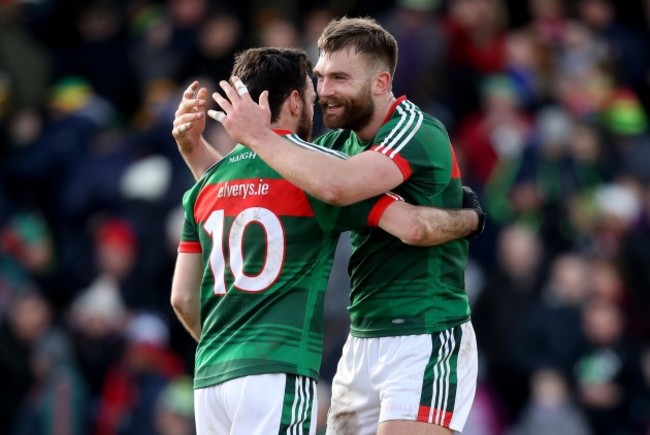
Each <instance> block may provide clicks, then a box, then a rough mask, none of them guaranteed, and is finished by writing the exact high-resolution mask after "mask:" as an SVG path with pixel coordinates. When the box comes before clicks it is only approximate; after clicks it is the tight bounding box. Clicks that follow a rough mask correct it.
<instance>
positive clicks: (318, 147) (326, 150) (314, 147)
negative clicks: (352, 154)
mask: <svg viewBox="0 0 650 435" xmlns="http://www.w3.org/2000/svg"><path fill="white" fill-rule="evenodd" d="M285 138H286V139H287V140H289V141H290V142H292V143H293V144H295V145H297V146H299V147H301V148H305V149H309V150H311V151H316V152H320V153H323V154H327V155H330V156H333V157H337V158H339V159H347V158H349V156H348V155H347V154H345V153H343V152H341V151H337V149H332V148H330V147H328V146H324V145H322V144H317V143H313V142H307V141H306V140H303V139H301V138H299V137H298V136H297V135H295V134H290V135H287V136H285Z"/></svg>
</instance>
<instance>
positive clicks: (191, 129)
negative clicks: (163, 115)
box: [172, 81, 208, 154]
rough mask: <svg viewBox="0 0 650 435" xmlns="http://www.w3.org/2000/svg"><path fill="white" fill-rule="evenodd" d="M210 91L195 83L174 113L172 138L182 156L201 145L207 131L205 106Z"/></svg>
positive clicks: (188, 89) (185, 93)
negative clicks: (203, 135) (204, 132)
mask: <svg viewBox="0 0 650 435" xmlns="http://www.w3.org/2000/svg"><path fill="white" fill-rule="evenodd" d="M207 98H208V90H207V89H206V88H199V82H197V81H195V82H193V83H192V84H191V85H190V86H189V87H188V88H187V89H186V90H185V92H183V99H182V100H181V102H180V104H179V105H178V109H176V112H175V113H174V127H173V129H172V136H174V139H176V143H177V144H178V148H179V150H180V152H181V154H184V153H189V152H191V151H192V150H193V149H194V148H195V147H197V146H198V145H199V144H200V143H201V135H202V134H203V130H205V104H206V100H207Z"/></svg>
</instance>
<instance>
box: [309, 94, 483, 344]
mask: <svg viewBox="0 0 650 435" xmlns="http://www.w3.org/2000/svg"><path fill="white" fill-rule="evenodd" d="M316 142H317V143H318V144H320V145H323V146H326V147H329V148H332V149H336V150H340V151H343V152H344V153H346V154H349V155H354V154H358V153H360V152H362V151H366V150H372V151H374V152H379V153H382V154H384V155H386V156H387V157H389V158H391V159H392V160H393V161H394V162H395V164H396V165H397V167H398V168H399V169H400V171H401V172H402V174H403V175H404V182H403V183H402V184H401V185H400V186H398V187H396V188H395V189H393V192H395V193H397V194H398V195H400V196H401V197H403V198H404V200H405V201H406V202H408V203H411V204H415V205H426V206H435V207H440V208H461V207H462V200H463V199H462V197H463V192H462V182H461V178H460V171H459V169H458V165H457V164H456V158H455V155H454V150H453V148H452V147H451V143H450V141H449V137H448V135H447V131H446V129H445V128H444V126H443V125H442V124H441V123H440V122H439V121H438V120H436V119H435V118H433V117H431V116H430V115H428V114H426V113H424V112H422V111H421V110H420V109H419V108H418V107H417V106H416V105H415V104H413V103H412V102H410V101H408V100H407V99H406V97H401V98H399V99H397V100H396V101H395V103H394V104H393V106H392V107H391V110H390V111H389V113H388V114H387V116H386V119H385V121H384V124H383V125H382V127H381V128H380V129H379V131H378V132H377V135H376V136H375V137H374V138H373V140H372V141H371V142H368V143H365V142H362V141H361V140H360V139H359V137H358V136H357V135H356V134H355V133H354V132H350V131H349V130H337V131H332V132H329V133H327V134H325V135H323V136H321V137H320V138H318V139H317V141H316ZM467 253H468V242H467V241H466V240H464V239H458V240H454V241H452V242H449V243H445V244H443V245H440V246H432V247H416V246H409V245H405V244H403V243H401V242H400V241H399V240H398V239H397V238H395V237H393V236H391V235H390V234H388V233H386V232H384V231H382V230H381V229H379V228H366V229H362V230H357V231H354V232H353V233H352V257H351V259H350V267H349V272H350V277H351V293H350V305H349V307H348V310H349V312H350V317H351V328H350V329H351V333H352V335H354V336H356V337H382V336H396V335H412V334H428V333H434V332H440V331H442V330H446V329H449V328H451V327H453V326H456V325H459V324H461V323H463V322H465V321H467V320H468V319H469V316H470V308H469V302H468V298H467V295H466V293H465V280H464V270H465V267H466V265H467Z"/></svg>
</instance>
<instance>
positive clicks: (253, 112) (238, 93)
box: [208, 76, 273, 150]
mask: <svg viewBox="0 0 650 435" xmlns="http://www.w3.org/2000/svg"><path fill="white" fill-rule="evenodd" d="M230 81H231V82H232V85H231V84H230V83H228V82H227V81H225V80H222V81H221V82H219V86H221V89H223V91H224V93H225V94H226V97H227V98H224V97H223V96H222V95H221V94H219V93H218V92H215V93H214V94H212V98H214V100H215V101H216V102H217V104H219V106H220V107H221V109H222V111H217V110H208V116H209V117H211V118H212V119H214V120H216V121H218V122H220V123H221V124H223V126H224V128H225V129H226V131H227V132H228V134H230V137H232V138H233V139H234V140H235V141H237V142H238V143H241V144H244V145H246V146H248V147H250V148H251V149H253V150H255V149H256V146H257V144H260V143H262V144H263V143H264V139H265V138H266V137H268V135H269V134H273V131H272V130H271V126H270V124H271V110H270V108H269V93H268V91H264V92H262V93H261V94H260V98H259V104H257V103H255V101H253V99H252V98H251V96H250V94H249V93H248V89H247V88H246V86H245V85H244V84H243V83H242V81H241V80H240V79H239V78H238V77H237V76H232V77H231V79H230Z"/></svg>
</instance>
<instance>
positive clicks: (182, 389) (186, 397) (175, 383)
mask: <svg viewBox="0 0 650 435" xmlns="http://www.w3.org/2000/svg"><path fill="white" fill-rule="evenodd" d="M154 421H155V427H156V434H157V435H194V434H195V433H196V429H195V427H194V426H195V425H194V388H193V387H192V379H191V378H190V377H189V376H187V375H181V376H177V377H175V378H174V379H172V380H171V381H170V382H169V383H168V384H167V385H166V386H165V388H164V389H163V390H162V391H161V392H160V394H159V395H158V398H157V399H156V408H155V409H154Z"/></svg>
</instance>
